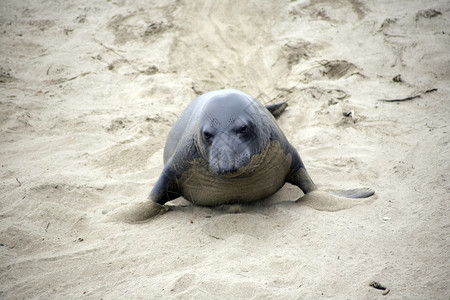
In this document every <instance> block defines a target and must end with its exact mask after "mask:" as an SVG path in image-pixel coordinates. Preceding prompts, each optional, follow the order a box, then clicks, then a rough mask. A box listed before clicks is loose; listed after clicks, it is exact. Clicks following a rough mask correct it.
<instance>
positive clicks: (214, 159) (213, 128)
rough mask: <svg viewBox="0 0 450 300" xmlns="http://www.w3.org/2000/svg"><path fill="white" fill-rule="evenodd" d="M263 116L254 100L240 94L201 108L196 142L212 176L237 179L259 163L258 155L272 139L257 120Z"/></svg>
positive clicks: (260, 159) (223, 97)
mask: <svg viewBox="0 0 450 300" xmlns="http://www.w3.org/2000/svg"><path fill="white" fill-rule="evenodd" d="M262 113H263V112H261V108H260V107H258V106H257V104H256V103H255V102H254V101H252V100H251V99H248V98H247V97H245V96H242V95H233V96H232V97H230V96H229V95H226V96H217V97H215V98H213V99H212V100H211V101H210V102H209V103H208V104H206V105H205V106H204V107H203V109H202V112H201V117H200V118H199V123H198V125H197V128H196V141H195V143H196V147H197V149H198V153H199V154H200V155H201V156H202V158H203V160H204V161H206V162H209V171H210V172H211V173H213V174H216V175H220V176H228V177H235V176H240V175H242V174H244V173H245V172H246V171H248V170H251V169H253V168H254V167H256V165H257V164H259V163H260V161H262V159H263V158H262V157H260V156H261V155H259V154H262V153H263V152H264V150H265V149H266V148H267V146H268V145H269V143H270V138H271V137H270V130H268V128H266V127H267V125H266V124H265V122H261V120H260V119H262V116H261V114H262ZM264 117H266V116H264ZM255 155H258V156H255ZM253 157H255V159H256V158H257V159H256V161H255V159H252V158H253ZM250 162H251V165H253V166H251V165H249V164H250Z"/></svg>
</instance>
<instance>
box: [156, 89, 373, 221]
mask: <svg viewBox="0 0 450 300" xmlns="http://www.w3.org/2000/svg"><path fill="white" fill-rule="evenodd" d="M286 106H287V104H286V103H278V104H273V105H269V106H263V105H262V104H261V103H259V102H258V101H257V100H256V99H255V98H253V97H252V96H250V95H248V94H246V93H244V92H241V91H238V90H233V89H226V90H218V91H213V92H208V93H206V94H203V95H201V96H200V97H198V98H196V99H195V100H194V101H192V102H191V103H190V104H189V105H188V106H187V108H186V109H185V111H184V112H183V113H182V115H181V116H180V118H179V119H178V121H177V122H176V123H175V125H174V127H173V128H172V130H171V131H170V133H169V136H168V138H167V142H166V145H165V148H164V164H165V167H164V170H163V171H162V174H161V175H160V177H159V179H158V180H157V182H156V184H155V186H154V187H153V190H152V191H151V193H150V196H149V199H150V200H151V201H153V203H155V204H160V205H163V204H165V203H166V202H167V201H170V200H172V199H175V198H178V197H180V196H183V197H184V198H185V199H187V200H188V201H190V202H192V203H194V204H198V205H204V206H216V205H222V204H234V203H246V202H251V201H257V200H261V199H264V198H267V197H269V196H271V195H273V194H275V193H276V192H277V191H278V190H279V189H280V188H281V187H282V186H283V185H284V184H285V183H286V182H289V183H291V184H293V185H296V186H298V187H299V188H300V189H301V190H302V191H303V193H304V194H308V193H311V192H312V191H314V190H316V189H317V187H316V185H315V184H314V183H313V181H312V180H311V178H310V176H309V174H308V172H307V171H306V168H305V166H304V165H303V162H302V160H301V158H300V156H299V155H298V153H297V151H296V150H295V148H294V147H293V146H292V145H291V144H290V143H289V142H288V140H287V138H286V136H285V135H284V133H283V132H282V130H281V129H280V127H279V126H278V125H277V123H276V121H275V118H274V116H273V115H279V114H280V113H281V112H282V111H283V110H284V108H285V107H286ZM372 194H374V191H373V190H371V189H367V188H365V189H354V190H348V191H341V192H338V193H336V194H335V195H337V196H341V197H349V198H366V197H369V196H371V195H372ZM158 206H159V205H158ZM157 211H158V210H155V213H156V212H157Z"/></svg>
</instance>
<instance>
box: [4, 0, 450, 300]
mask: <svg viewBox="0 0 450 300" xmlns="http://www.w3.org/2000/svg"><path fill="white" fill-rule="evenodd" d="M0 14H1V17H0V32H1V33H0V59H1V60H0V61H1V63H0V72H1V73H0V97H1V98H0V126H1V127H0V128H1V129H0V143H1V147H0V160H1V168H0V176H1V185H0V216H1V220H0V243H1V246H0V298H2V299H24V298H41V299H49V298H55V299H58V298H59V299H65V298H84V297H86V298H88V299H118V298H131V299H140V298H141V299H152V298H163V299H211V298H212V299H214V298H216V299H326V298H328V299H381V298H383V299H384V298H386V299H388V298H390V299H449V298H450V274H449V273H450V260H449V259H450V209H449V200H450V199H449V198H450V183H449V174H450V167H449V160H450V149H449V147H450V146H449V141H450V133H449V132H450V124H449V120H450V103H449V101H450V99H449V98H450V51H449V49H450V4H449V3H448V1H447V0H442V1H423V0H403V1H375V0H372V1H370V0H367V1H366V0H347V1H344V0H339V1H338V0H324V1H317V0H316V1H314V0H311V1H308V0H299V1H288V0H286V1H256V0H255V1H238V0H230V1H218V0H217V1H213V0H208V1H175V0H166V1H124V0H107V1H105V0H103V1H87V0H83V1H56V0H53V1H16V0H9V1H6V0H3V1H1V3H0ZM397 75H400V77H396V76H397ZM394 77H396V80H395V81H394V80H393V78H394ZM219 88H237V89H241V90H243V91H246V92H248V93H250V94H252V95H253V96H255V97H258V98H259V99H260V100H261V101H262V102H264V103H267V102H271V101H280V100H284V101H287V102H288V103H289V108H288V110H287V111H286V112H285V113H284V114H283V115H282V116H281V117H280V119H279V123H280V125H281V127H282V128H283V130H284V131H285V133H286V135H287V136H288V138H289V140H290V141H291V143H292V144H293V145H295V147H296V148H297V149H298V151H299V153H300V155H301V156H302V158H303V161H304V162H305V165H306V166H307V168H308V170H309V172H310V174H311V176H312V178H313V179H314V181H315V182H316V183H317V184H318V185H319V186H320V187H321V188H322V189H324V190H330V189H338V188H352V187H357V186H367V187H371V188H373V189H375V190H376V193H377V194H376V196H375V197H372V198H371V199H369V200H363V201H361V203H360V204H361V205H357V206H354V207H352V208H349V209H344V210H340V211H337V212H328V211H323V210H322V208H321V207H320V205H319V206H315V205H314V203H309V202H307V203H305V202H300V203H293V202H292V203H290V204H289V203H285V204H280V205H273V206H268V205H258V204H256V205H252V206H249V207H245V209H241V212H240V213H230V212H229V211H224V210H222V209H218V208H204V207H196V206H186V207H181V208H180V205H185V204H186V203H185V202H183V201H180V200H176V201H175V203H174V205H178V207H179V208H178V209H176V210H174V211H170V212H168V213H166V214H163V215H160V216H157V217H156V218H154V219H152V220H150V221H147V222H143V223H138V224H128V223H125V222H120V221H115V222H111V221H109V219H108V218H107V216H108V212H110V211H111V210H113V209H116V208H120V207H122V206H123V205H125V204H127V203H132V202H133V201H141V200H144V199H145V198H146V197H147V195H148V193H149V192H150V190H151V188H152V186H153V184H154V183H155V181H156V179H157V177H158V175H159V173H160V172H161V170H162V168H163V163H162V150H163V147H164V142H165V137H166V135H167V133H168V131H169V130H170V127H171V125H172V124H173V123H174V121H175V120H176V119H177V116H179V114H180V113H181V111H182V110H183V108H184V107H185V106H186V105H187V104H188V103H189V102H190V101H191V100H192V99H194V98H195V97H196V95H197V94H199V93H202V92H206V91H209V90H215V89H219ZM436 89H437V90H436ZM427 91H428V92H427ZM415 95H420V97H416V98H414V99H411V100H409V101H403V102H382V101H379V99H400V98H407V97H411V96H415ZM344 114H345V116H344ZM301 195H302V193H301V192H300V190H299V189H297V188H296V187H293V186H286V187H285V188H284V189H282V191H281V192H279V193H277V194H276V195H275V196H273V197H272V198H273V199H272V200H273V201H294V200H296V199H298V198H299V197H301ZM324 209H325V210H326V207H325V208H324ZM238 210H239V209H238ZM371 281H377V282H379V283H381V284H383V285H385V286H386V287H387V288H389V289H390V292H389V293H388V294H387V295H386V296H383V295H382V293H383V291H382V290H378V289H375V288H373V287H371V286H369V283H370V282H371Z"/></svg>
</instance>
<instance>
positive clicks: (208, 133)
mask: <svg viewBox="0 0 450 300" xmlns="http://www.w3.org/2000/svg"><path fill="white" fill-rule="evenodd" d="M203 137H204V138H205V140H210V139H212V137H213V135H212V134H211V133H210V132H208V131H205V132H203Z"/></svg>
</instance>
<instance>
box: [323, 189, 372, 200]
mask: <svg viewBox="0 0 450 300" xmlns="http://www.w3.org/2000/svg"><path fill="white" fill-rule="evenodd" d="M330 192H331V194H333V195H335V196H338V197H344V198H368V197H370V196H372V195H373V194H375V191H374V190H372V189H369V188H359V189H352V190H332V191H330Z"/></svg>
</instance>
